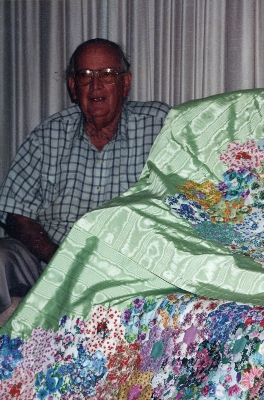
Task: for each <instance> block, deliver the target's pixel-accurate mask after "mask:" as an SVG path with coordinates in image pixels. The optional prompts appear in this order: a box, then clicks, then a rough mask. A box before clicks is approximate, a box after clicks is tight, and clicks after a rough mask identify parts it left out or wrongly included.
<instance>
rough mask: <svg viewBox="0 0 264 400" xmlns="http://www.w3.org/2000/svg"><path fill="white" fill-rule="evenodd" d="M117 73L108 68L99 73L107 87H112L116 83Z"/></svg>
mask: <svg viewBox="0 0 264 400" xmlns="http://www.w3.org/2000/svg"><path fill="white" fill-rule="evenodd" d="M116 75H117V74H116V72H115V70H114V69H110V68H106V69H102V70H101V71H99V79H100V81H101V82H103V83H105V84H106V85H112V84H113V83H115V79H116Z"/></svg>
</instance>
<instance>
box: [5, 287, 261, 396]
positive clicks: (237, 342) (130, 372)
mask: <svg viewBox="0 0 264 400" xmlns="http://www.w3.org/2000/svg"><path fill="white" fill-rule="evenodd" d="M0 374H1V375H0V395H1V399H5V400H9V399H15V398H16V399H20V400H31V399H47V400H51V399H62V400H82V399H91V400H114V399H117V400H125V399H126V400H148V399H149V400H151V399H153V400H161V399H164V400H170V399H176V400H188V399H190V400H191V399H195V400H196V399H197V400H198V399H208V400H211V399H212V400H213V399H232V400H235V399H245V400H246V399H247V400H249V399H252V400H253V399H261V398H264V307H256V306H252V305H247V304H241V303H236V302H228V301H221V300H216V299H207V298H205V297H202V296H200V297H199V296H196V295H187V294H179V293H172V294H170V295H168V296H166V297H164V298H161V299H156V298H155V297H153V296H152V297H146V298H144V297H137V298H135V299H134V300H132V301H131V302H130V303H129V304H128V306H127V308H126V309H125V310H124V311H123V312H122V313H121V312H120V311H118V310H117V309H114V308H112V309H108V310H107V309H105V308H103V307H102V306H96V307H94V308H93V309H92V312H91V317H90V319H88V320H87V321H83V320H81V319H80V318H75V319H73V320H71V319H69V318H68V317H67V316H65V317H63V318H62V319H61V320H60V324H59V329H58V331H57V332H53V331H52V330H51V329H49V330H48V331H44V330H43V329H42V328H40V327H39V328H37V329H34V330H33V331H32V334H31V337H30V338H29V339H27V340H25V341H22V340H21V339H20V338H13V339H10V338H9V337H8V336H7V335H2V336H0Z"/></svg>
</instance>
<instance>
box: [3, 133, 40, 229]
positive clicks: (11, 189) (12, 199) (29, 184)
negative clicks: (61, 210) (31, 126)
mask: <svg viewBox="0 0 264 400" xmlns="http://www.w3.org/2000/svg"><path fill="white" fill-rule="evenodd" d="M41 154H42V153H41V149H40V146H39V140H38V137H37V136H36V135H35V134H34V132H32V134H30V135H29V136H28V138H27V139H26V140H25V142H24V143H23V145H22V146H21V147H20V149H19V151H18V153H17V155H16V156H15V158H14V160H13V162H12V165H11V168H10V170H9V172H8V173H7V176H6V178H5V180H4V182H3V183H2V185H1V187H0V220H1V221H2V222H5V219H6V216H7V213H15V214H19V215H24V216H26V217H29V218H32V219H35V220H36V219H37V214H38V209H39V207H40V205H41V203H42V196H41V188H40V172H41V163H42V155H41Z"/></svg>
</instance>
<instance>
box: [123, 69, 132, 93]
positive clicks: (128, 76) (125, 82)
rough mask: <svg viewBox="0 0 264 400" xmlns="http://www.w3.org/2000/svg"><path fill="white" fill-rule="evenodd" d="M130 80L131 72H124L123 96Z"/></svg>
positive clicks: (127, 89)
mask: <svg viewBox="0 0 264 400" xmlns="http://www.w3.org/2000/svg"><path fill="white" fill-rule="evenodd" d="M131 82H132V74H131V72H126V73H125V75H124V96H123V97H127V95H128V92H129V89H130V86H131Z"/></svg>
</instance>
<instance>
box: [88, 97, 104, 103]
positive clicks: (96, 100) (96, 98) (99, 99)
mask: <svg viewBox="0 0 264 400" xmlns="http://www.w3.org/2000/svg"><path fill="white" fill-rule="evenodd" d="M104 100H105V97H91V99H90V101H94V102H96V103H99V102H100V101H104Z"/></svg>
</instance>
